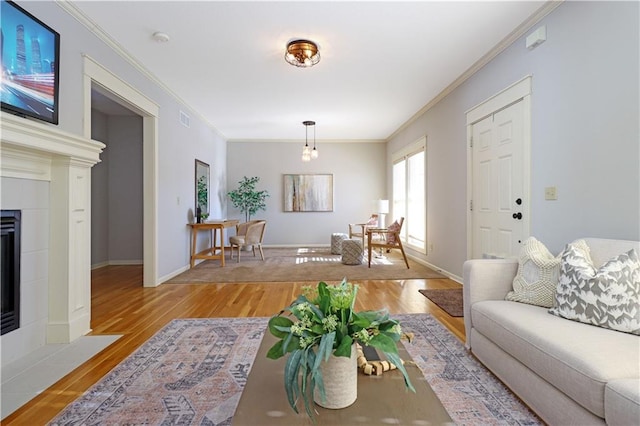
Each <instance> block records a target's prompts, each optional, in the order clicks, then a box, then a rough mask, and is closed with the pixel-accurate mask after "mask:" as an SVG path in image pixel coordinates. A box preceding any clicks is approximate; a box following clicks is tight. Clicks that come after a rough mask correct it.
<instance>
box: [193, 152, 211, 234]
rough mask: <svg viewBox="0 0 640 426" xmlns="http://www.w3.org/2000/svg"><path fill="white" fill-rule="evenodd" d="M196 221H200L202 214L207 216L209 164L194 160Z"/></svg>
mask: <svg viewBox="0 0 640 426" xmlns="http://www.w3.org/2000/svg"><path fill="white" fill-rule="evenodd" d="M195 182H196V185H195V186H196V208H195V210H196V223H200V222H201V221H202V215H203V214H206V215H207V217H208V216H209V165H208V164H207V163H205V162H204V161H200V160H196V175H195Z"/></svg>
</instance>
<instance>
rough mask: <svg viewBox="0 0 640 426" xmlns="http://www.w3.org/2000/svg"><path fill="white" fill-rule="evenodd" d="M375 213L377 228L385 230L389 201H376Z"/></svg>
mask: <svg viewBox="0 0 640 426" xmlns="http://www.w3.org/2000/svg"><path fill="white" fill-rule="evenodd" d="M375 212H376V213H378V217H379V218H380V219H379V220H378V225H377V226H378V228H385V227H386V226H387V220H386V215H387V214H388V213H389V200H376V201H375Z"/></svg>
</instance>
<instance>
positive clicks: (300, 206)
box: [284, 174, 333, 212]
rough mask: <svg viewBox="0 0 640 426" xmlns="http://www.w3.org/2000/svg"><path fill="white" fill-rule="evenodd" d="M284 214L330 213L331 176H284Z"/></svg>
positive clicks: (331, 209)
mask: <svg viewBox="0 0 640 426" xmlns="http://www.w3.org/2000/svg"><path fill="white" fill-rule="evenodd" d="M284 211H285V212H332V211H333V175H332V174H301V175H284Z"/></svg>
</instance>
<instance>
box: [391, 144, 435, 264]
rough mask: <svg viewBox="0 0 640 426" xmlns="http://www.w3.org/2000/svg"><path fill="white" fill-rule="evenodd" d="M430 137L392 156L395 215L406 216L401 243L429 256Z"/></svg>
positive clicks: (396, 216)
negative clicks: (427, 181)
mask: <svg viewBox="0 0 640 426" xmlns="http://www.w3.org/2000/svg"><path fill="white" fill-rule="evenodd" d="M426 145H427V138H426V136H425V137H422V138H420V139H419V140H418V141H417V142H415V143H413V144H411V145H410V146H408V147H407V148H405V149H403V150H402V151H400V152H397V153H395V154H394V156H393V216H394V218H400V217H404V224H403V225H402V232H401V235H400V237H401V238H402V242H403V243H404V244H405V245H407V246H409V247H411V248H413V249H415V250H417V251H420V252H422V253H426V247H427V244H426V240H427V229H426V224H427V214H426V187H425V167H426V166H425V165H426V161H425V160H426V156H425V152H426Z"/></svg>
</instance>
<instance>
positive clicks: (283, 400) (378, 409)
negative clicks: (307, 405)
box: [231, 331, 453, 426]
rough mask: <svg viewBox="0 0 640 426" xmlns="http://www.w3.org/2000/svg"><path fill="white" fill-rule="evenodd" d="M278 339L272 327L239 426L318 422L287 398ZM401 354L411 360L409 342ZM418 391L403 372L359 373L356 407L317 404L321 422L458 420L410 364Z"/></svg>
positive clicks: (252, 374)
mask: <svg viewBox="0 0 640 426" xmlns="http://www.w3.org/2000/svg"><path fill="white" fill-rule="evenodd" d="M275 342H276V338H275V337H273V336H272V335H271V333H269V331H266V332H265V334H264V337H263V339H262V343H261V344H260V348H259V349H258V353H257V355H256V359H255V362H254V363H253V367H252V368H251V372H250V373H249V377H248V378H247V383H246V385H245V387H244V390H243V392H242V396H241V397H240V402H239V403H238V407H237V409H236V413H235V415H234V417H233V420H232V423H231V424H232V425H233V426H256V425H260V426H263V425H264V426H268V425H278V426H285V425H287V426H289V425H313V422H312V421H311V419H309V417H308V416H307V414H306V411H305V409H304V403H303V401H302V400H300V401H299V402H298V411H299V414H296V413H295V412H294V411H293V409H292V408H291V407H290V406H289V403H288V402H287V396H286V392H285V390H284V380H283V376H282V372H283V370H284V365H285V358H280V359H278V360H272V359H268V358H267V357H266V354H267V351H268V350H269V348H271V346H273V345H274V344H275ZM398 351H399V352H400V357H401V358H402V359H403V360H405V361H408V360H411V357H410V355H409V354H408V353H407V351H406V350H405V348H404V346H403V345H398ZM406 369H407V372H408V373H409V378H410V379H411V383H412V384H413V386H414V387H415V388H416V393H413V392H411V391H409V390H407V389H406V388H405V384H404V379H403V377H402V373H400V372H399V371H398V370H394V371H387V372H385V373H384V374H383V375H381V376H366V375H364V374H363V373H362V372H360V371H359V372H358V399H356V402H355V403H354V404H353V405H351V406H350V407H347V408H343V409H340V410H330V409H326V408H323V407H320V406H318V405H315V407H316V410H317V414H316V421H317V423H316V424H318V425H357V424H362V425H385V426H388V425H390V424H400V425H427V424H428V425H442V424H453V421H452V420H451V417H449V414H448V413H447V411H446V410H445V408H444V407H443V406H442V403H441V402H440V400H439V399H438V397H437V396H436V394H435V393H434V392H433V390H432V389H431V387H430V386H429V384H428V383H427V381H426V380H425V378H424V376H423V375H422V373H421V372H420V370H419V369H418V367H416V366H412V365H409V366H407V367H406Z"/></svg>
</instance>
